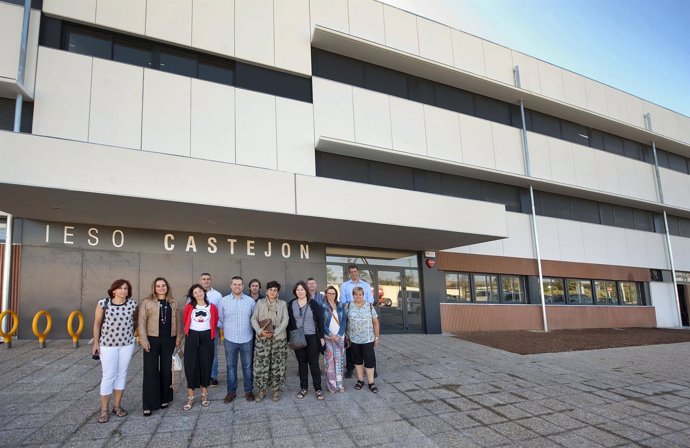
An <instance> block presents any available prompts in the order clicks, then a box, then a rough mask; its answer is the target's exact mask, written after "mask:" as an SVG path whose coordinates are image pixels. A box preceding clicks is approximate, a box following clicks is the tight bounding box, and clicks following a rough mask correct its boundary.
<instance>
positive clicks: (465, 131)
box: [459, 114, 496, 168]
mask: <svg viewBox="0 0 690 448" xmlns="http://www.w3.org/2000/svg"><path fill="white" fill-rule="evenodd" d="M459 117H460V139H461V140H462V161H463V162H465V163H468V164H470V165H476V166H481V167H485V168H495V167H496V160H495V158H494V144H493V140H492V135H491V122H489V121H487V120H483V119H481V118H476V117H472V116H469V115H465V114H460V115H459Z"/></svg>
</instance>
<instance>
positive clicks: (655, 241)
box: [640, 232, 690, 269]
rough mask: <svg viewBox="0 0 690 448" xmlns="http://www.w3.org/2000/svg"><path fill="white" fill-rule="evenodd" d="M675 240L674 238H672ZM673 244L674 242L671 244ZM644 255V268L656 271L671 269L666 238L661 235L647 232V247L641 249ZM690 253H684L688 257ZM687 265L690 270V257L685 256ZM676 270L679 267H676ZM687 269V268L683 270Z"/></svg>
mask: <svg viewBox="0 0 690 448" xmlns="http://www.w3.org/2000/svg"><path fill="white" fill-rule="evenodd" d="M671 238H673V237H671ZM671 244H673V242H672V243H671ZM688 249H690V248H688ZM640 250H641V251H643V255H644V258H645V260H644V266H645V267H649V268H656V269H671V266H670V265H669V263H668V253H667V251H666V237H665V236H664V235H662V234H660V233H651V232H645V246H644V248H640ZM674 253H675V252H674ZM688 253H690V252H682V254H685V255H687V254H688ZM683 258H684V259H685V260H686V262H685V264H686V265H687V268H688V269H690V257H687V256H683ZM676 269H678V266H677V265H676ZM683 269H685V268H683Z"/></svg>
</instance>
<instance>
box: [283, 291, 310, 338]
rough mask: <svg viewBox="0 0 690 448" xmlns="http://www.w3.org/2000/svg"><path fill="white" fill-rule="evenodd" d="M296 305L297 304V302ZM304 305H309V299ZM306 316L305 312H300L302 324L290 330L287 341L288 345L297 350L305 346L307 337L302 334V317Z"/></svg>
mask: <svg viewBox="0 0 690 448" xmlns="http://www.w3.org/2000/svg"><path fill="white" fill-rule="evenodd" d="M297 306H299V303H298V304H297ZM305 306H309V300H307V304H306V305H305ZM306 317H307V312H306V311H304V314H302V326H301V327H297V328H295V329H294V330H290V342H288V347H290V349H292V350H299V349H301V348H304V347H306V346H307V338H306V337H305V336H304V319H306Z"/></svg>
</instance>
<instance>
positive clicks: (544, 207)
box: [541, 193, 571, 219]
mask: <svg viewBox="0 0 690 448" xmlns="http://www.w3.org/2000/svg"><path fill="white" fill-rule="evenodd" d="M541 211H542V214H544V216H551V217H552V218H563V219H571V212H570V201H569V200H568V198H566V197H563V196H559V195H557V194H551V193H542V194H541Z"/></svg>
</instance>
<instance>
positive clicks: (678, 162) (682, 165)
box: [666, 152, 688, 174]
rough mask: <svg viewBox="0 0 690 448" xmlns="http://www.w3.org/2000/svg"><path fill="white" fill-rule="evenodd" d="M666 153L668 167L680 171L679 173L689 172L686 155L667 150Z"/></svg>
mask: <svg viewBox="0 0 690 448" xmlns="http://www.w3.org/2000/svg"><path fill="white" fill-rule="evenodd" d="M666 154H667V156H668V167H669V168H670V169H672V170H674V171H678V172H679V173H685V174H687V173H688V163H687V159H686V158H685V157H683V156H679V155H678V154H675V153H672V152H667V153H666Z"/></svg>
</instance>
